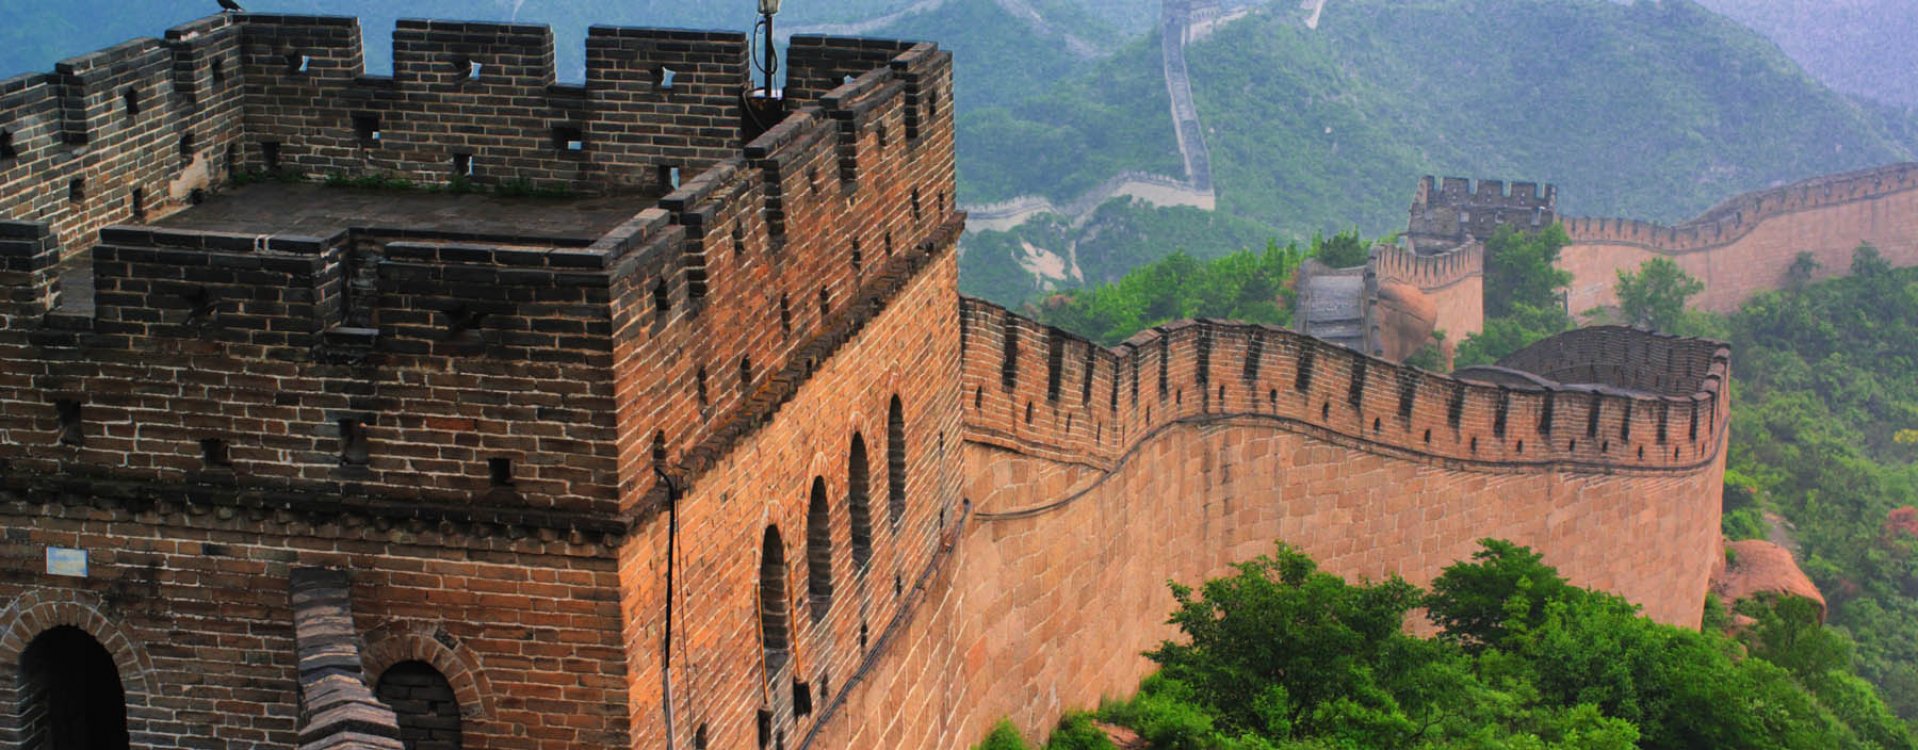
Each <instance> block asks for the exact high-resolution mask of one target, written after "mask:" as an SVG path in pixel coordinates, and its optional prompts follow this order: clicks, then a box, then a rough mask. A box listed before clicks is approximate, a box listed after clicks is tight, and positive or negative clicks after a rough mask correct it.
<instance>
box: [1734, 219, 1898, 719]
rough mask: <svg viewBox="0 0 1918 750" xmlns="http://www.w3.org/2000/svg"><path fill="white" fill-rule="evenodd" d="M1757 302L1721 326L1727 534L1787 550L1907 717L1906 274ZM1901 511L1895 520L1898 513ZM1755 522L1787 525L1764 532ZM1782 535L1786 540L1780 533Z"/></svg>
mask: <svg viewBox="0 0 1918 750" xmlns="http://www.w3.org/2000/svg"><path fill="white" fill-rule="evenodd" d="M1852 273H1853V275H1852V276H1851V277H1849V278H1842V279H1834V280H1831V281H1825V282H1821V283H1818V284H1814V285H1810V286H1806V287H1802V288H1797V289H1789V290H1786V291H1782V292H1776V293H1772V294H1766V295H1762V296H1760V297H1757V298H1755V299H1753V300H1752V301H1751V302H1750V303H1748V304H1747V305H1746V306H1745V308H1744V309H1743V310H1742V311H1740V312H1739V313H1738V314H1737V315H1735V316H1733V317H1732V318H1731V321H1730V324H1729V330H1730V338H1731V341H1732V351H1733V355H1732V356H1733V360H1732V372H1733V374H1734V384H1735V386H1736V389H1737V390H1735V391H1734V392H1733V397H1732V415H1733V418H1732V443H1731V448H1732V450H1731V459H1730V472H1729V473H1728V474H1727V476H1726V479H1725V484H1726V498H1727V501H1728V510H1729V511H1730V512H1729V513H1728V514H1727V516H1726V526H1727V531H1728V533H1730V534H1732V535H1733V536H1760V535H1767V534H1775V535H1779V536H1780V537H1782V538H1786V539H1788V540H1793V541H1795V542H1796V544H1797V545H1798V546H1799V547H1800V558H1801V559H1802V560H1803V564H1804V567H1805V570H1806V572H1807V573H1809V574H1810V575H1811V577H1812V579H1813V580H1814V581H1816V582H1817V583H1818V586H1819V588H1820V589H1822V590H1823V591H1824V592H1825V595H1826V597H1827V598H1828V599H1830V602H1831V619H1830V622H1831V624H1832V625H1833V626H1835V627H1838V628H1842V629H1844V630H1846V631H1848V632H1849V633H1850V634H1851V636H1852V637H1853V638H1855V639H1856V640H1857V641H1858V653H1859V656H1860V669H1861V671H1862V672H1863V674H1865V676H1867V677H1869V678H1870V679H1871V680H1872V681H1874V682H1876V683H1878V684H1879V685H1880V686H1881V687H1882V688H1883V689H1884V692H1885V698H1886V700H1887V702H1889V703H1890V704H1891V705H1892V707H1893V708H1894V709H1896V710H1897V711H1898V713H1899V715H1900V716H1903V717H1904V718H1905V719H1906V720H1907V721H1912V720H1918V511H1913V510H1911V508H1912V506H1914V505H1918V390H1914V388H1913V385H1912V384H1913V383H1918V343H1915V342H1918V269H1892V268H1890V267H1888V266H1886V265H1885V263H1884V261H1883V260H1882V259H1880V258H1878V256H1877V255H1876V254H1875V253H1872V252H1869V251H1864V252H1861V253H1860V255H1859V256H1858V258H1857V259H1856V260H1855V261H1854V262H1853V264H1852ZM1900 509H1904V510H1900ZM1767 512H1771V513H1778V514H1782V515H1783V517H1784V518H1785V519H1786V520H1787V521H1788V522H1789V523H1790V526H1786V527H1781V530H1774V529H1772V528H1770V527H1769V526H1768V525H1767V524H1766V523H1764V521H1763V515H1764V514H1765V513H1767ZM1793 528H1795V531H1793V530H1792V529H1793Z"/></svg>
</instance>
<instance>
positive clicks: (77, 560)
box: [47, 547, 87, 578]
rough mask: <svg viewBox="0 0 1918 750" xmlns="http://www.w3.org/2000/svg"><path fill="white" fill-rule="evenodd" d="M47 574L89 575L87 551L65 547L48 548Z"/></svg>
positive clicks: (83, 576) (75, 576) (82, 576)
mask: <svg viewBox="0 0 1918 750" xmlns="http://www.w3.org/2000/svg"><path fill="white" fill-rule="evenodd" d="M47 575H50V576H72V577H74V578H85V577H87V551H86V550H83V549H67V548H65V547H48V548H47Z"/></svg>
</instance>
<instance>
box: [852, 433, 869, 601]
mask: <svg viewBox="0 0 1918 750" xmlns="http://www.w3.org/2000/svg"><path fill="white" fill-rule="evenodd" d="M846 511H847V515H849V516H851V517H852V564H853V568H854V569H855V570H857V571H859V572H861V573H863V572H865V570H866V565H867V564H868V563H870V562H872V462H870V461H868V460H867V459H866V438H865V437H864V436H862V435H860V434H859V433H857V432H855V433H853V434H852V450H851V451H849V452H848V453H847V457H846Z"/></svg>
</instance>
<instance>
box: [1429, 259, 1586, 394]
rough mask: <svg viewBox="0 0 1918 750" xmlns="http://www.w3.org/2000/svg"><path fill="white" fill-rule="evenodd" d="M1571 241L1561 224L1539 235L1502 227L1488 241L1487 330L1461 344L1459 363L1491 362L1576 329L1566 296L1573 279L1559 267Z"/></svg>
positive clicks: (1458, 364)
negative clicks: (1563, 292)
mask: <svg viewBox="0 0 1918 750" xmlns="http://www.w3.org/2000/svg"><path fill="white" fill-rule="evenodd" d="M1570 242H1571V238H1570V237H1568V236H1567V235H1566V234H1565V227H1564V226H1562V225H1558V224H1553V225H1552V226H1550V227H1546V228H1545V229H1542V230H1539V231H1537V232H1520V231H1517V230H1515V229H1513V228H1511V227H1510V226H1501V227H1499V229H1498V232H1497V233H1495V234H1493V235H1492V238H1491V239H1490V240H1487V241H1486V242H1485V258H1486V260H1485V266H1486V267H1485V327H1484V329H1483V330H1481V331H1480V332H1478V333H1475V334H1471V335H1469V336H1466V337H1465V340H1464V341H1461V342H1459V347H1458V353H1457V356H1456V357H1455V361H1454V362H1453V364H1454V365H1456V366H1458V367H1470V366H1473V365H1487V364H1492V363H1494V362H1497V361H1498V360H1500V359H1502V358H1504V357H1505V356H1506V355H1508V354H1511V353H1512V352H1515V351H1518V350H1520V349H1523V348H1525V347H1527V346H1530V345H1531V344H1532V343H1533V342H1536V341H1538V340H1539V339H1543V338H1546V337H1548V336H1552V335H1554V334H1558V333H1563V332H1564V331H1566V330H1568V329H1570V328H1571V327H1572V316H1570V315H1568V314H1566V313H1565V302H1564V299H1563V298H1562V297H1561V291H1562V290H1563V289H1564V288H1565V285H1567V284H1570V283H1571V282H1572V275H1571V273H1570V272H1567V271H1564V270H1561V269H1560V268H1559V267H1558V255H1559V251H1561V250H1563V249H1564V248H1565V246H1566V245H1567V244H1569V243H1570Z"/></svg>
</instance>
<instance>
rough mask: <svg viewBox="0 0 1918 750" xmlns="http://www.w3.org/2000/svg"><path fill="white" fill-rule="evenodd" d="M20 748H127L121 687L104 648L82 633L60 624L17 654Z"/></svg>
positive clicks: (105, 749) (116, 749)
mask: <svg viewBox="0 0 1918 750" xmlns="http://www.w3.org/2000/svg"><path fill="white" fill-rule="evenodd" d="M18 695H19V700H20V730H21V736H22V739H23V740H24V742H22V747H28V748H39V749H40V750H127V748H128V747H130V745H131V742H130V740H129V737H128V733H127V700H126V688H125V686H124V685H123V684H122V683H121V681H120V669H119V667H118V666H117V665H116V664H115V663H114V659H113V655H112V654H110V653H108V652H107V649H106V647H105V646H102V645H100V642H99V641H97V640H94V638H93V636H92V635H89V634H88V633H87V632H86V631H84V630H81V629H79V628H77V627H73V626H70V625H61V626H56V627H53V628H50V629H48V630H46V631H45V632H42V633H41V634H39V635H38V636H35V637H34V639H33V640H32V641H30V642H28V644H27V648H26V650H24V651H22V652H21V653H20V686H19V693H18Z"/></svg>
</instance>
